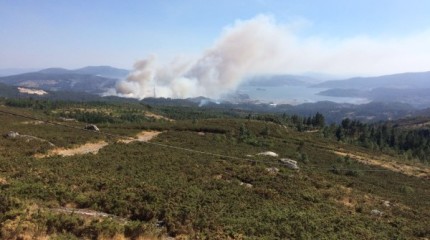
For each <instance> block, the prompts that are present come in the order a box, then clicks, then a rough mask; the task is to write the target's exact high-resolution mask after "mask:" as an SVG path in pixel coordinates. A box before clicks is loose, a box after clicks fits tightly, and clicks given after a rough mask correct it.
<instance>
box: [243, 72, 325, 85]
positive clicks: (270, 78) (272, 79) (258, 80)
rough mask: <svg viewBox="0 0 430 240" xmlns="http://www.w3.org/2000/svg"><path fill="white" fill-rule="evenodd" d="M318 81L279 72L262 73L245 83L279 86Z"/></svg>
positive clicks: (308, 83)
mask: <svg viewBox="0 0 430 240" xmlns="http://www.w3.org/2000/svg"><path fill="white" fill-rule="evenodd" d="M316 82H318V80H317V79H316V78H312V77H307V76H301V75H290V74H279V75H260V76H255V77H252V78H250V79H248V80H247V81H245V83H244V85H249V86H256V87H277V86H285V85H288V86H308V85H311V84H315V83H316Z"/></svg>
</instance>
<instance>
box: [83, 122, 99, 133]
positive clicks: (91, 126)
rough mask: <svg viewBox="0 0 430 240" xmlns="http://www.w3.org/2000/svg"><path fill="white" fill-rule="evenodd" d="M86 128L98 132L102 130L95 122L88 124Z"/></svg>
mask: <svg viewBox="0 0 430 240" xmlns="http://www.w3.org/2000/svg"><path fill="white" fill-rule="evenodd" d="M84 129H85V130H90V131H96V132H98V131H100V129H99V128H98V127H97V126H96V125H95V124H88V125H86V126H85V127H84Z"/></svg>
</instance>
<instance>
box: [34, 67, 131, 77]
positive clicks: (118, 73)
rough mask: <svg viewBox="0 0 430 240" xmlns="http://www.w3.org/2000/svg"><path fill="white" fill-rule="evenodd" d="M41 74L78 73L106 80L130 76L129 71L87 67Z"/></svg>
mask: <svg viewBox="0 0 430 240" xmlns="http://www.w3.org/2000/svg"><path fill="white" fill-rule="evenodd" d="M38 72H39V73H47V74H64V73H76V74H84V75H94V76H100V77H106V78H116V79H121V78H125V77H126V76H127V75H128V74H129V72H130V71H129V70H126V69H120V68H114V67H111V66H87V67H83V68H78V69H74V70H68V69H65V68H47V69H43V70H40V71H38Z"/></svg>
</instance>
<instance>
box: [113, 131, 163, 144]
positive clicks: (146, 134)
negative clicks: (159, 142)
mask: <svg viewBox="0 0 430 240" xmlns="http://www.w3.org/2000/svg"><path fill="white" fill-rule="evenodd" d="M160 133H161V132H158V131H143V132H140V133H138V134H137V135H136V138H129V139H121V140H119V141H118V142H121V143H131V142H147V141H149V140H151V139H153V138H154V137H156V136H158V134H160Z"/></svg>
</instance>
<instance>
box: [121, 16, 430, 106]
mask: <svg viewBox="0 0 430 240" xmlns="http://www.w3.org/2000/svg"><path fill="white" fill-rule="evenodd" d="M428 42H430V32H423V33H419V34H415V35H411V36H406V37H403V38H401V39H372V38H369V37H365V36H361V37H353V38H347V39H337V40H332V39H322V38H320V37H315V36H313V37H308V38H305V39H302V38H299V37H298V35H297V34H295V33H294V31H292V30H291V28H289V27H288V26H287V25H281V24H278V23H276V21H275V20H274V19H273V18H272V17H270V16H265V15H260V16H257V17H255V18H253V19H250V20H246V21H237V22H236V23H235V24H233V25H232V26H230V27H228V28H226V29H225V30H224V31H223V33H222V34H221V36H220V38H219V39H218V40H217V41H216V42H215V44H214V45H213V46H212V47H211V48H209V49H207V50H206V51H205V52H204V53H202V55H201V56H200V57H199V58H197V59H196V60H194V61H180V60H175V61H173V62H171V63H169V64H167V65H161V66H160V65H158V64H157V63H156V59H155V57H154V56H150V57H149V58H147V59H145V60H142V61H139V62H137V63H136V64H135V65H134V71H133V72H132V73H131V74H130V75H129V76H128V77H127V79H125V80H123V81H121V82H120V83H119V84H118V85H117V88H116V91H117V93H118V94H120V95H122V96H129V97H135V98H145V97H153V96H154V95H156V96H157V97H172V98H186V97H198V96H206V97H211V98H217V97H219V96H220V95H222V94H226V93H229V92H232V91H234V90H235V89H236V88H237V87H238V86H239V85H240V84H241V82H242V81H244V79H246V78H247V77H250V76H253V75H259V74H280V73H290V74H291V73H292V74H300V73H304V72H318V73H326V74H337V75H350V76H351V75H355V74H364V75H372V74H388V73H397V72H402V71H428V70H430V69H428V62H430V44H428ZM154 89H155V93H154Z"/></svg>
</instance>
